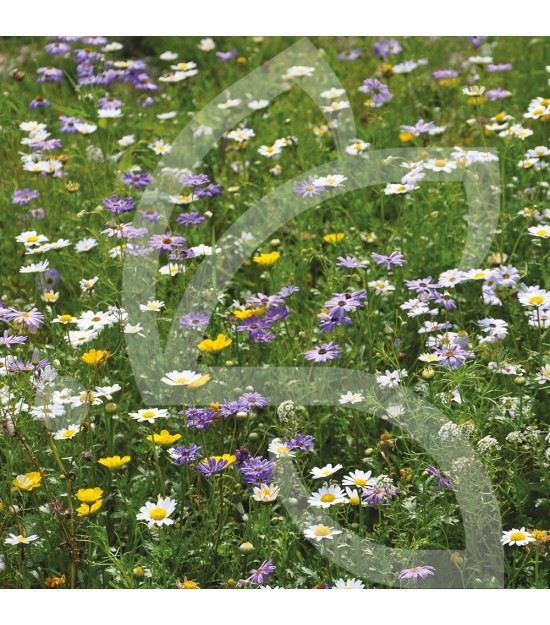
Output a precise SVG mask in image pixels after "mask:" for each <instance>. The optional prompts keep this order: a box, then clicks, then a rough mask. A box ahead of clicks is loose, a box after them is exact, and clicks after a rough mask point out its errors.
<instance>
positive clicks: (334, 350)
mask: <svg viewBox="0 0 550 625" xmlns="http://www.w3.org/2000/svg"><path fill="white" fill-rule="evenodd" d="M304 358H305V359H306V360H313V361H314V362H327V360H334V359H335V358H340V346H339V345H335V344H334V343H333V342H332V341H330V343H323V344H322V345H321V346H320V347H315V348H314V349H310V350H308V351H307V352H305V353H304Z"/></svg>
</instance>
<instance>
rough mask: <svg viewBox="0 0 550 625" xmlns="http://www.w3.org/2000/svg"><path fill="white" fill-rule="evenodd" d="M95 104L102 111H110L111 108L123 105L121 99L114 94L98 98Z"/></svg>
mask: <svg viewBox="0 0 550 625" xmlns="http://www.w3.org/2000/svg"><path fill="white" fill-rule="evenodd" d="M97 105H98V107H99V108H100V109H101V110H102V111H111V110H112V109H119V108H121V107H123V106H124V104H123V103H122V100H120V99H119V98H115V97H114V96H109V97H107V96H105V97H104V98H99V100H98V101H97Z"/></svg>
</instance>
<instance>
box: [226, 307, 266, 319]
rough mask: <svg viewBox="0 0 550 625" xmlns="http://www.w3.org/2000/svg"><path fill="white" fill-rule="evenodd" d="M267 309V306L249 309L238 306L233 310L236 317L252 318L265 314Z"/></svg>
mask: <svg viewBox="0 0 550 625" xmlns="http://www.w3.org/2000/svg"><path fill="white" fill-rule="evenodd" d="M265 310H266V309H265V306H259V307H258V308H249V309H248V310H244V309H243V310H240V309H239V308H236V309H235V310H234V311H233V314H234V315H235V317H237V319H250V317H254V315H255V316H256V317H259V316H260V315H263V314H264V312H265Z"/></svg>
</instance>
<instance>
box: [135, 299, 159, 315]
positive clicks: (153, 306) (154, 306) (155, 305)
mask: <svg viewBox="0 0 550 625" xmlns="http://www.w3.org/2000/svg"><path fill="white" fill-rule="evenodd" d="M162 308H164V302H162V301H160V300H153V301H150V302H147V304H140V305H139V309H140V310H141V311H142V312H159V311H160V310H161V309H162Z"/></svg>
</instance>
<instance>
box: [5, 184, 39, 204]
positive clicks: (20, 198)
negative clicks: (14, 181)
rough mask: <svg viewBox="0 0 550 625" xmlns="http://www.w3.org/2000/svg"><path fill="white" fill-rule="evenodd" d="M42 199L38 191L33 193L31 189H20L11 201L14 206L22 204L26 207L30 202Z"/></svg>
mask: <svg viewBox="0 0 550 625" xmlns="http://www.w3.org/2000/svg"><path fill="white" fill-rule="evenodd" d="M39 197H40V193H38V191H37V190H36V189H33V190H32V191H31V190H30V189H29V188H25V189H20V190H19V191H16V192H15V193H14V194H13V195H12V196H11V200H12V202H13V203H14V204H21V206H26V205H27V204H28V203H29V202H32V201H33V200H36V199H37V198H39Z"/></svg>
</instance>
